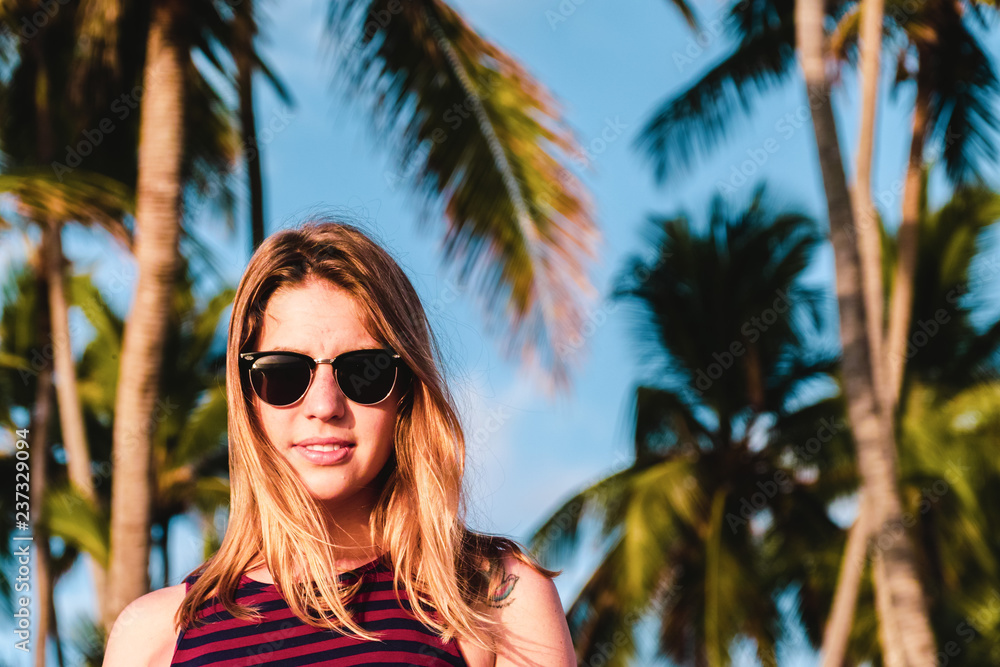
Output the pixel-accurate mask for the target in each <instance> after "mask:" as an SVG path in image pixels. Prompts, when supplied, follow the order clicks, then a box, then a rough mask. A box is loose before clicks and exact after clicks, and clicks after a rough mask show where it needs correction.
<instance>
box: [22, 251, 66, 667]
mask: <svg viewBox="0 0 1000 667" xmlns="http://www.w3.org/2000/svg"><path fill="white" fill-rule="evenodd" d="M46 240H47V239H43V240H42V243H41V244H40V247H39V249H38V251H39V262H38V263H39V267H38V268H39V269H40V270H38V271H36V272H35V276H36V279H35V281H36V286H37V289H36V293H37V294H38V298H39V299H41V300H42V304H45V302H46V301H47V299H46V295H47V294H48V291H49V290H48V285H47V284H46V282H47V280H46V272H45V271H44V269H43V266H44V263H45V257H46V255H47V254H48V251H47V249H46V247H45V242H46ZM37 315H38V322H37V326H38V332H39V340H45V338H46V337H47V336H48V334H49V332H50V331H51V325H50V322H49V317H50V313H49V312H48V309H47V308H46V307H42V308H39V309H38V311H37ZM37 383H38V384H37V386H36V388H35V404H34V408H33V409H32V412H31V423H30V424H29V425H28V432H29V433H30V434H31V438H32V442H33V443H34V448H35V452H34V456H33V457H32V464H31V465H32V471H31V472H32V473H34V477H33V479H32V480H31V490H32V495H31V504H30V510H31V515H32V516H34V517H36V520H37V518H39V517H41V516H42V499H43V498H45V482H46V478H47V476H48V474H47V471H46V463H47V462H48V456H47V452H48V446H49V420H50V418H51V416H52V364H51V363H50V360H49V359H48V358H47V357H45V358H44V360H43V365H42V367H41V368H40V369H39V371H38V379H37ZM34 546H35V554H36V561H35V562H36V565H35V567H36V569H37V573H38V580H37V581H36V582H35V592H36V595H37V596H38V600H39V605H38V608H39V610H40V614H39V617H38V627H37V628H36V629H35V632H36V633H37V635H38V637H39V641H38V642H37V644H36V646H35V667H45V653H46V651H45V649H46V645H45V640H46V638H47V637H48V636H49V634H50V632H51V631H52V630H53V629H54V628H55V623H54V621H55V618H54V617H55V614H54V609H53V608H52V571H51V569H50V564H51V563H50V561H51V555H50V553H49V533H48V530H47V528H46V526H45V524H44V523H38V524H37V525H36V527H35V541H34ZM53 634H54V633H53ZM55 639H56V643H57V644H58V642H59V637H58V635H56V637H55Z"/></svg>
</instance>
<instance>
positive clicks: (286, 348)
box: [268, 343, 382, 358]
mask: <svg viewBox="0 0 1000 667" xmlns="http://www.w3.org/2000/svg"><path fill="white" fill-rule="evenodd" d="M372 346H374V347H372ZM381 349H382V347H381V346H379V344H378V343H365V346H364V347H354V346H351V347H350V348H348V349H346V350H341V351H340V352H338V353H337V354H335V355H334V357H336V356H337V355H340V354H343V353H344V352H353V351H354V350H381ZM268 350H269V351H272V352H276V351H279V350H280V351H283V352H298V353H299V354H304V355H306V356H307V357H311V356H312V355H311V354H309V353H308V352H305V351H303V350H301V349H299V348H297V347H291V346H289V345H275V346H274V347H270V348H268ZM331 358H332V357H331Z"/></svg>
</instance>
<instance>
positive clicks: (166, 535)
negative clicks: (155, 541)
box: [160, 518, 170, 588]
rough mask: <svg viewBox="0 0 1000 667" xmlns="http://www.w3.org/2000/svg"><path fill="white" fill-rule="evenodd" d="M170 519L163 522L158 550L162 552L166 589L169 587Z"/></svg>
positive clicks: (163, 586) (164, 586)
mask: <svg viewBox="0 0 1000 667" xmlns="http://www.w3.org/2000/svg"><path fill="white" fill-rule="evenodd" d="M169 531H170V519H169V518H168V519H167V520H166V521H164V522H163V538H162V539H161V540H160V548H161V549H162V550H163V585H162V588H166V587H167V586H169V585H170V532H169Z"/></svg>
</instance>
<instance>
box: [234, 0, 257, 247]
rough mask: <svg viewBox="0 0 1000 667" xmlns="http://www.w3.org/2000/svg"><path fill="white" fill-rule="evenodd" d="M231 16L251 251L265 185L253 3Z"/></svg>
mask: <svg viewBox="0 0 1000 667" xmlns="http://www.w3.org/2000/svg"><path fill="white" fill-rule="evenodd" d="M235 12H236V14H235V16H234V17H233V29H234V32H235V36H234V37H235V40H234V41H235V46H236V48H235V53H234V54H233V59H234V60H235V62H236V76H237V89H238V92H239V98H240V132H241V134H242V137H241V138H242V140H243V154H244V156H245V159H246V164H247V180H248V185H249V188H250V238H251V242H252V243H253V246H252V247H251V248H250V253H251V254H252V253H253V252H254V251H255V250H257V248H258V247H259V246H260V244H261V243H263V242H264V185H263V180H262V178H261V174H260V163H261V160H260V150H261V147H260V144H259V143H258V141H257V121H256V117H255V116H254V111H253V70H254V67H253V61H252V59H251V55H252V54H253V39H254V33H255V32H256V30H255V26H254V19H253V4H252V3H251V2H249V0H248V1H247V2H246V3H244V5H243V6H241V7H236V9H235Z"/></svg>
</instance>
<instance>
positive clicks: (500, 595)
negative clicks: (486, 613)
mask: <svg viewBox="0 0 1000 667" xmlns="http://www.w3.org/2000/svg"><path fill="white" fill-rule="evenodd" d="M498 569H499V570H500V584H499V585H498V586H497V589H496V590H495V591H493V593H492V594H491V595H490V597H489V600H488V601H487V602H488V604H489V605H490V606H491V607H494V608H497V609H499V608H501V607H506V606H507V605H509V604H510V603H511V602H513V601H514V598H513V597H511V594H512V593H513V592H514V585H515V584H516V583H517V580H518V578H519V577H518V576H517V575H516V574H507V571H506V570H505V569H504V566H503V564H502V563H495V564H491V565H490V573H489V576H490V577H492V575H493V572H494V571H495V570H498Z"/></svg>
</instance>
